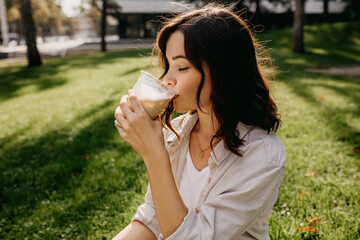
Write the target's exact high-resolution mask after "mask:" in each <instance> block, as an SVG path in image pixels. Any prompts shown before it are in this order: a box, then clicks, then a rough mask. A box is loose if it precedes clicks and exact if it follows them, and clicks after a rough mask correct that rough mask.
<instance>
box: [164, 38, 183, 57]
mask: <svg viewBox="0 0 360 240" xmlns="http://www.w3.org/2000/svg"><path fill="white" fill-rule="evenodd" d="M177 55H184V56H185V47H184V34H183V33H182V32H181V31H176V32H174V33H173V34H171V35H170V37H169V39H168V41H167V42H166V57H167V58H168V59H169V58H172V57H174V56H177Z"/></svg>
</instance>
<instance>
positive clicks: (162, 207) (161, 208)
mask: <svg viewBox="0 0 360 240" xmlns="http://www.w3.org/2000/svg"><path fill="white" fill-rule="evenodd" d="M143 160H144V162H145V164H146V167H147V172H148V177H149V182H150V187H151V193H152V197H153V201H154V205H155V211H156V216H157V219H158V222H159V226H160V230H161V233H162V235H163V237H164V238H167V237H168V236H170V235H171V234H172V233H174V232H175V231H176V229H177V228H178V227H179V226H180V225H181V223H182V221H183V219H184V218H185V216H186V215H187V212H188V210H187V207H186V206H185V204H184V202H183V200H182V198H181V196H180V193H179V191H178V188H177V185H176V182H175V178H174V175H173V173H172V170H171V165H170V160H169V155H168V153H167V151H166V149H165V148H163V149H160V150H159V151H157V152H156V153H155V154H152V155H151V156H143Z"/></svg>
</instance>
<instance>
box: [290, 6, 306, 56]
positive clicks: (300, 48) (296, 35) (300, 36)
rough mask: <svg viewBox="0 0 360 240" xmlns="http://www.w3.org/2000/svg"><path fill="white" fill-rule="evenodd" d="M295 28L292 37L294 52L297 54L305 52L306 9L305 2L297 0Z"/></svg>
mask: <svg viewBox="0 0 360 240" xmlns="http://www.w3.org/2000/svg"><path fill="white" fill-rule="evenodd" d="M295 1H296V2H295V4H296V5H295V7H296V8H295V12H294V26H293V37H292V51H293V52H295V53H303V52H304V16H305V14H304V9H305V0H295Z"/></svg>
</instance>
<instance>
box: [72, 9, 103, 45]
mask: <svg viewBox="0 0 360 240" xmlns="http://www.w3.org/2000/svg"><path fill="white" fill-rule="evenodd" d="M71 28H72V32H73V33H74V35H73V37H74V38H82V39H84V38H93V37H96V36H97V34H96V31H95V29H94V23H93V21H92V19H91V18H90V17H88V16H86V15H84V14H79V15H78V16H76V17H72V18H71Z"/></svg>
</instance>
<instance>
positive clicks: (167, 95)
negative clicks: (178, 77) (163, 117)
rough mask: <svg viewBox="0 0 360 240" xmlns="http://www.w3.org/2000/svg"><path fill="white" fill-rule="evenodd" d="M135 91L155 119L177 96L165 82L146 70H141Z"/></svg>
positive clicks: (150, 115)
mask: <svg viewBox="0 0 360 240" xmlns="http://www.w3.org/2000/svg"><path fill="white" fill-rule="evenodd" d="M133 91H134V92H135V95H136V96H137V98H138V99H139V101H140V103H141V105H142V106H143V108H144V110H145V112H146V113H147V114H148V115H149V117H150V118H151V119H155V118H156V117H157V116H158V115H159V114H160V113H161V112H162V111H163V110H164V109H165V107H166V106H167V105H168V103H169V102H170V100H171V99H172V98H173V97H174V96H175V93H174V92H173V91H171V90H170V88H169V87H168V86H167V85H166V84H165V83H163V82H162V81H160V80H159V79H157V78H156V77H154V76H152V75H151V74H149V73H147V72H145V71H141V74H140V76H139V78H138V80H137V81H136V83H135V85H134V87H133Z"/></svg>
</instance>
